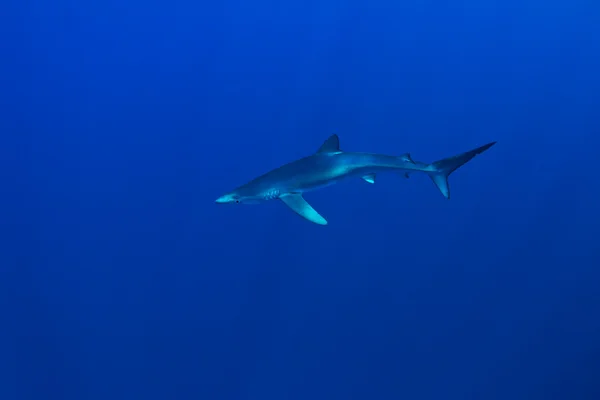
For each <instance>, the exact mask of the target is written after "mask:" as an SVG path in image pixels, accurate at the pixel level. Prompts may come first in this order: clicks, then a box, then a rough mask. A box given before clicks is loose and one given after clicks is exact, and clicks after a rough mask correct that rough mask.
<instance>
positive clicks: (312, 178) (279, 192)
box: [216, 134, 496, 225]
mask: <svg viewBox="0 0 600 400" xmlns="http://www.w3.org/2000/svg"><path fill="white" fill-rule="evenodd" d="M494 144H496V142H490V143H488V144H485V145H483V146H481V147H478V148H476V149H473V150H470V151H467V152H465V153H462V154H459V155H455V156H452V157H448V158H444V159H442V160H439V161H435V162H432V163H424V162H419V161H414V160H413V159H412V157H411V155H410V153H405V154H402V155H400V156H391V155H384V154H374V153H351V152H345V151H341V150H340V140H339V137H338V135H335V134H334V135H331V136H330V137H329V138H328V139H327V140H326V141H325V142H324V143H323V144H322V145H321V147H319V149H318V150H317V151H316V152H315V153H314V154H311V155H309V156H307V157H304V158H300V159H298V160H295V161H292V162H290V163H288V164H285V165H283V166H281V167H279V168H276V169H274V170H272V171H269V172H267V173H266V174H264V175H261V176H259V177H257V178H255V179H253V180H251V181H250V182H248V183H246V184H244V185H242V186H239V187H238V188H236V189H234V190H232V191H231V192H229V193H226V194H224V195H222V196H220V197H219V198H218V199H217V200H216V202H217V203H219V204H257V203H262V202H265V201H269V200H281V202H283V203H284V204H285V205H286V206H288V207H289V208H290V209H291V210H292V211H294V212H295V213H296V214H298V215H300V216H301V217H303V218H305V219H306V220H308V221H310V222H313V223H315V224H318V225H327V220H326V219H325V218H323V216H321V214H319V213H318V212H317V211H316V210H315V209H314V208H313V207H312V206H311V205H310V204H309V203H308V202H307V201H306V200H305V199H304V197H303V194H304V193H306V192H309V191H312V190H316V189H321V188H324V187H327V186H330V185H333V184H335V183H337V182H339V181H341V180H343V179H346V178H352V177H355V178H362V179H363V180H364V181H366V182H368V183H371V184H373V183H375V179H376V175H377V174H378V173H380V172H387V171H394V172H399V173H402V174H404V176H405V177H407V178H408V177H409V174H411V173H414V172H422V173H425V174H427V175H428V176H429V177H430V178H431V180H432V181H433V183H435V185H436V186H437V188H438V189H439V191H440V192H441V193H442V195H443V196H444V197H445V198H447V199H449V198H450V187H449V184H448V177H449V176H450V174H451V173H452V172H454V171H456V170H457V169H458V168H460V167H461V166H463V165H464V164H466V163H467V162H469V161H470V160H471V159H472V158H473V157H475V156H476V155H478V154H481V153H483V152H484V151H486V150H487V149H489V148H490V147H492V146H493V145H494Z"/></svg>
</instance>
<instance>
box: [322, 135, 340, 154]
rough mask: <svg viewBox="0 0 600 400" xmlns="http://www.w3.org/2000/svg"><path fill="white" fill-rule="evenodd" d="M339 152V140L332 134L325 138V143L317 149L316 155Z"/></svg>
mask: <svg viewBox="0 0 600 400" xmlns="http://www.w3.org/2000/svg"><path fill="white" fill-rule="evenodd" d="M339 151H340V138H339V137H338V135H337V134H335V133H334V134H333V135H331V136H329V137H328V138H327V140H326V141H325V142H323V144H322V145H321V147H319V150H317V153H337V152H339Z"/></svg>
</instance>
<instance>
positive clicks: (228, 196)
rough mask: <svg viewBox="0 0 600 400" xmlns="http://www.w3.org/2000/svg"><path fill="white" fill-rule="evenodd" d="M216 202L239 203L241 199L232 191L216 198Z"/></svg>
mask: <svg viewBox="0 0 600 400" xmlns="http://www.w3.org/2000/svg"><path fill="white" fill-rule="evenodd" d="M215 202H216V203H218V204H229V203H239V201H237V200H236V198H235V196H234V195H233V194H231V193H227V194H224V195H223V196H221V197H219V198H218V199H217V200H215Z"/></svg>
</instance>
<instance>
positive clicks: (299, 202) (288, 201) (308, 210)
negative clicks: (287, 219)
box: [280, 194, 327, 225]
mask: <svg viewBox="0 0 600 400" xmlns="http://www.w3.org/2000/svg"><path fill="white" fill-rule="evenodd" d="M280 199H281V201H283V202H284V203H285V205H287V206H288V207H289V208H291V209H292V211H294V212H295V213H296V214H298V215H300V216H301V217H304V218H306V219H307V220H309V221H310V222H313V223H315V224H318V225H327V220H326V219H325V218H323V217H322V216H321V215H320V214H319V213H318V212H316V211H315V209H314V208H312V207H311V205H310V204H308V203H307V202H306V200H304V197H302V195H301V194H289V195H286V196H282V197H280Z"/></svg>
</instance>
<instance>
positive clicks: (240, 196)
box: [215, 190, 262, 204]
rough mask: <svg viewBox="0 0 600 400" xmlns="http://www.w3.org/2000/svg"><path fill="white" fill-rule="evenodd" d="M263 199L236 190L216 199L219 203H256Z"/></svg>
mask: <svg viewBox="0 0 600 400" xmlns="http://www.w3.org/2000/svg"><path fill="white" fill-rule="evenodd" d="M260 200H262V199H261V198H260V197H257V196H253V195H248V194H244V193H243V191H240V190H234V191H233V192H229V193H226V194H224V195H223V196H221V197H219V198H218V199H217V200H215V202H216V203H218V204H256V203H260Z"/></svg>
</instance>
